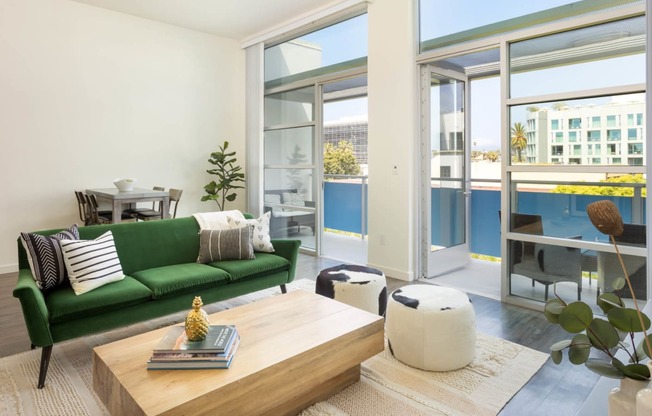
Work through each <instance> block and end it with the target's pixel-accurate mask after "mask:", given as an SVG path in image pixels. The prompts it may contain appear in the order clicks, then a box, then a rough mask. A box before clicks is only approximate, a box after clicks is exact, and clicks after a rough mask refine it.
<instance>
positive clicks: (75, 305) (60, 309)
mask: <svg viewBox="0 0 652 416" xmlns="http://www.w3.org/2000/svg"><path fill="white" fill-rule="evenodd" d="M151 299H152V291H151V290H149V289H148V288H147V287H145V286H144V285H143V284H141V283H140V282H138V281H137V280H135V279H134V278H132V277H130V276H125V277H124V279H122V280H120V281H118V282H113V283H109V284H107V285H104V286H102V287H99V288H97V289H95V290H92V291H90V292H88V293H86V294H84V296H77V295H76V294H75V292H74V291H73V290H72V288H71V287H70V286H69V285H65V286H60V287H58V288H55V289H53V290H52V292H51V293H49V294H48V296H47V298H46V299H45V303H46V304H47V307H48V311H49V312H50V322H52V323H55V322H67V321H70V320H73V319H77V318H86V317H88V316H94V315H101V314H103V313H107V312H110V311H113V310H118V309H122V308H125V307H128V306H132V305H136V304H139V303H144V302H147V301H150V300H151Z"/></svg>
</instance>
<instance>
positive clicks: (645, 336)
mask: <svg viewBox="0 0 652 416" xmlns="http://www.w3.org/2000/svg"><path fill="white" fill-rule="evenodd" d="M610 237H611V242H612V243H613V245H614V249H616V256H617V257H618V261H619V262H620V267H622V269H623V274H624V275H625V280H626V281H627V286H628V287H629V291H630V293H631V295H632V300H633V301H634V308H636V315H637V316H638V321H639V323H640V324H641V330H642V331H643V339H644V340H645V345H647V350H648V353H649V354H652V348H651V347H650V340H649V339H648V337H647V331H646V330H645V322H644V321H643V314H642V313H641V309H640V308H639V307H638V301H637V300H636V295H635V294H634V287H633V286H632V281H631V280H630V279H629V274H628V273H627V268H626V267H625V262H624V261H623V258H622V256H621V255H620V250H618V244H616V237H614V235H610ZM632 341H633V338H632ZM632 344H633V342H632Z"/></svg>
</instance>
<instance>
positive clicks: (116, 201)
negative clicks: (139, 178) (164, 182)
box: [86, 188, 170, 224]
mask: <svg viewBox="0 0 652 416" xmlns="http://www.w3.org/2000/svg"><path fill="white" fill-rule="evenodd" d="M86 193H87V194H91V195H95V196H96V197H97V198H98V199H104V200H107V201H108V202H109V203H110V204H111V211H112V213H113V223H114V224H115V223H119V222H120V221H121V220H122V211H123V210H124V209H125V205H129V206H132V207H133V206H135V205H136V204H138V203H139V202H156V201H158V202H160V203H161V205H160V207H161V219H165V218H169V217H170V193H169V192H167V191H155V190H153V189H144V188H134V189H132V190H131V191H120V190H118V189H117V188H99V189H87V190H86Z"/></svg>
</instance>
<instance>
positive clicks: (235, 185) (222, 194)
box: [201, 141, 245, 211]
mask: <svg viewBox="0 0 652 416" xmlns="http://www.w3.org/2000/svg"><path fill="white" fill-rule="evenodd" d="M228 148H229V142H227V141H225V142H224V145H222V146H220V147H219V148H218V151H217V152H213V153H211V158H210V159H208V162H209V163H210V164H212V165H214V166H215V168H213V169H208V170H207V171H206V172H208V173H210V174H211V175H217V180H216V181H215V180H214V181H211V182H210V183H208V184H207V185H206V186H204V190H205V191H206V193H207V194H208V195H204V196H202V198H201V200H202V201H215V203H216V204H217V206H218V208H219V209H220V211H223V210H224V206H225V204H226V201H229V202H233V201H235V199H236V197H237V194H236V193H235V192H233V190H234V189H244V186H242V185H240V183H244V181H245V175H244V173H242V172H241V171H242V167H241V166H239V165H237V164H236V162H237V161H238V160H237V159H236V158H235V152H227V149H228Z"/></svg>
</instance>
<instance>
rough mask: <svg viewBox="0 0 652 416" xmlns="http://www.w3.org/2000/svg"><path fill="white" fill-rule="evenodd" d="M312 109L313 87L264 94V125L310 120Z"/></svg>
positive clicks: (313, 101) (311, 119)
mask: <svg viewBox="0 0 652 416" xmlns="http://www.w3.org/2000/svg"><path fill="white" fill-rule="evenodd" d="M314 111H315V89H314V87H308V88H303V89H299V90H293V91H288V92H281V93H278V94H270V95H266V96H265V127H271V126H276V125H283V124H292V123H307V122H311V121H313V120H314V117H315V113H314Z"/></svg>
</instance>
